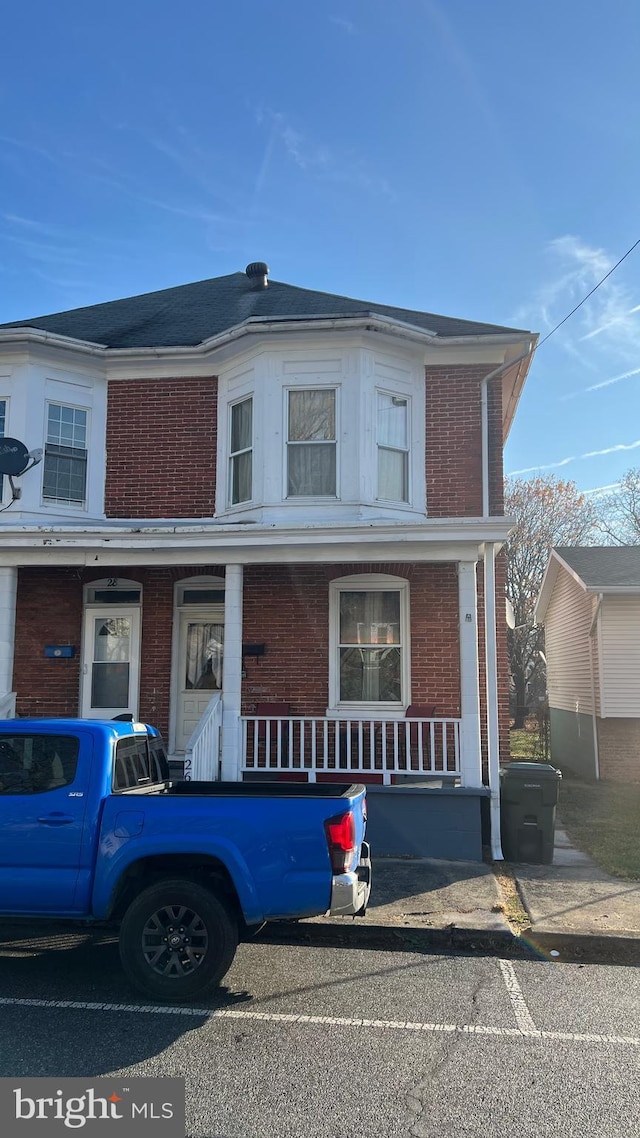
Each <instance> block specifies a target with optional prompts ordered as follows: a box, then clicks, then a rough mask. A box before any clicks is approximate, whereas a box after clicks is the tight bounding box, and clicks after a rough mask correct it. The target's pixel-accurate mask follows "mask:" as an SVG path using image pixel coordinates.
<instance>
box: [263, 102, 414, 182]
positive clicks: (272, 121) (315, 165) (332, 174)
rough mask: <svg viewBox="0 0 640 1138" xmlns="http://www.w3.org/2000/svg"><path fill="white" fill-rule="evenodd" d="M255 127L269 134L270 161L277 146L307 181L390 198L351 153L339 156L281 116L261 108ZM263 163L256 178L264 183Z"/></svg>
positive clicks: (380, 178) (371, 174)
mask: <svg viewBox="0 0 640 1138" xmlns="http://www.w3.org/2000/svg"><path fill="white" fill-rule="evenodd" d="M256 122H257V124H258V126H261V127H263V128H266V129H268V130H269V143H268V146H267V153H268V158H269V161H271V160H272V158H273V153H274V150H275V144H276V143H279V144H280V146H281V147H282V148H283V149H284V152H285V154H286V155H287V157H288V158H289V159H290V160H291V161H292V162H293V163H294V164H295V165H296V166H297V167H298V169H300V170H302V171H303V172H304V173H305V174H307V175H309V176H310V177H314V178H318V179H321V180H323V181H325V182H336V183H340V182H342V183H344V184H345V185H349V186H353V187H355V188H357V189H360V190H364V191H366V192H368V193H373V194H379V195H384V196H385V197H393V192H392V190H391V186H390V184H389V182H388V181H387V179H386V178H384V177H381V176H380V175H378V174H376V173H375V171H373V170H371V169H369V168H368V167H367V165H366V163H365V162H364V160H363V159H362V158H361V157H359V156H358V155H357V154H354V153H342V152H339V151H337V150H336V149H334V148H333V147H331V146H329V145H328V144H327V143H325V142H318V141H316V140H315V139H313V138H311V137H310V136H309V134H308V133H306V132H305V131H303V130H302V129H300V127H299V126H298V124H295V125H294V123H293V122H292V121H291V120H290V119H289V118H288V117H287V116H286V115H284V114H283V113H282V111H273V110H270V109H269V108H264V107H261V108H259V109H258V110H257V111H256ZM264 175H265V163H264V162H263V164H262V169H261V174H260V177H261V179H262V180H264Z"/></svg>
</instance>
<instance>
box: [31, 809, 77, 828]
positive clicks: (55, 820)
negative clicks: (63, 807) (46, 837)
mask: <svg viewBox="0 0 640 1138" xmlns="http://www.w3.org/2000/svg"><path fill="white" fill-rule="evenodd" d="M38 821H39V822H40V823H41V824H42V825H43V826H68V825H69V824H70V823H71V822H73V821H75V819H74V818H73V817H72V815H71V814H62V813H61V812H60V811H56V813H55V814H45V816H44V817H43V818H38Z"/></svg>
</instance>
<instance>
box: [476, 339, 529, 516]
mask: <svg viewBox="0 0 640 1138" xmlns="http://www.w3.org/2000/svg"><path fill="white" fill-rule="evenodd" d="M535 348H536V341H535V340H530V341H529V347H528V348H527V350H526V352H521V354H520V355H519V356H515V357H514V358H513V359H512V360H506V361H505V363H503V364H500V366H499V367H497V368H494V370H493V371H490V372H489V374H488V375H485V377H484V379H483V380H482V383H481V384H480V408H481V435H482V441H481V446H482V515H483V517H485V518H488V517H489V509H490V505H489V383H490V382H491V380H492V379H496V378H497V376H499V375H501V374H502V372H504V371H508V370H509V368H512V367H515V365H516V364H519V363H522V361H523V360H526V359H527V358H528V357H529V356H530V355H532V353H533V352H534V351H535Z"/></svg>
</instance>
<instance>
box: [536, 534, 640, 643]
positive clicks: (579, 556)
mask: <svg viewBox="0 0 640 1138" xmlns="http://www.w3.org/2000/svg"><path fill="white" fill-rule="evenodd" d="M561 568H564V569H565V570H566V571H567V572H568V573H570V574H571V576H572V577H573V578H574V580H575V581H577V582H578V584H579V585H581V587H582V588H583V589H584V590H585V592H587V593H630V594H635V593H640V545H588V546H572V545H560V546H558V547H557V548H556V549H552V551H551V558H550V560H549V564H548V565H547V569H546V572H545V575H544V580H543V582H542V586H541V589H540V594H539V596H538V601H537V604H536V621H537V622H538V623H539V624H542V623H543V622H544V618H545V614H546V611H547V607H548V605H549V601H550V600H551V594H552V592H553V587H554V585H555V582H556V578H557V576H558V572H559V570H560V569H561Z"/></svg>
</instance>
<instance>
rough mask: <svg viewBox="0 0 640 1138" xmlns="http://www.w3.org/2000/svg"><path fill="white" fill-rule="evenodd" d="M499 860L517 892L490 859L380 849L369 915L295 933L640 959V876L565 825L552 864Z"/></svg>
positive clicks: (314, 922)
mask: <svg viewBox="0 0 640 1138" xmlns="http://www.w3.org/2000/svg"><path fill="white" fill-rule="evenodd" d="M495 869H496V871H497V872H498V873H500V872H501V871H505V873H506V877H507V885H508V886H509V885H510V893H511V896H509V895H508V894H507V893H503V891H502V889H501V886H500V884H499V881H498V879H497V877H496V875H495V873H494V870H493V867H492V866H490V865H486V864H484V863H478V862H463V861H457V862H454V861H437V860H434V859H427V858H375V859H374V863H373V888H372V892H371V901H370V905H369V909H368V911H367V914H366V916H365V917H363V918H356V919H355V920H353V921H350V920H349V919H348V918H346V919H345V918H344V917H342V918H340V917H338V918H329V917H315V918H312V919H311V920H306V921H301V922H299V923H298V925H297V926H296V929H297V933H296V934H294V935H301V936H316V935H319V936H334V937H335V936H340V938H341V939H343V940H344V941H347V940H349V939H351V940H357V942H358V943H360V944H361V943H362V942H363V941H369V942H370V943H377V942H380V941H385V942H393V943H396V944H397V943H398V942H399V941H402V940H405V941H407V942H408V943H413V944H415V943H420V944H424V945H433V946H434V947H436V946H453V947H458V948H465V947H471V948H477V947H487V948H494V949H499V950H510V949H511V950H514V949H516V950H517V949H521V950H522V951H531V950H533V951H535V950H536V949H537V950H538V951H540V952H541V953H542V954H544V955H547V954H548V953H549V952H551V953H552V954H553V955H557V954H558V951H560V952H561V953H562V956H563V958H564V959H566V958H567V952H569V953H571V952H573V954H574V958H575V959H582V958H585V956H588V955H589V954H590V955H591V958H592V959H595V960H597V959H605V958H607V957H608V954H610V953H615V952H618V955H621V957H622V959H624V961H625V962H627V961H628V962H630V963H640V882H633V881H622V880H620V879H619V878H615V877H611V876H609V875H608V874H606V873H604V872H603V871H602V870H601V869H599V867H598V866H596V865H595V863H594V862H593V861H591V859H590V858H589V857H587V855H586V854H583V853H581V852H580V851H579V850H576V849H574V847H573V846H572V845H571V842H570V841H569V838H568V837H567V835H566V833H565V832H564V830H563V829H562V828H558V829H557V831H556V842H555V851H554V863H553V865H548V866H545V865H523V864H521V865H507V864H506V863H500V864H496V866H495ZM503 879H504V874H503ZM513 882H515V888H514V885H513V884H512V883H513ZM516 890H517V896H516ZM514 901H515V905H516V907H519V908H520V916H521V921H520V923H519V925H518V926H517V927H516V925H515V924H510V923H509V921H508V920H507V917H506V916H505V911H507V912H508V911H510V910H509V906H510V904H511V905H513V903H514ZM511 911H513V910H511ZM527 916H528V918H529V920H528V923H527V919H526V918H527Z"/></svg>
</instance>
